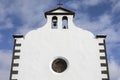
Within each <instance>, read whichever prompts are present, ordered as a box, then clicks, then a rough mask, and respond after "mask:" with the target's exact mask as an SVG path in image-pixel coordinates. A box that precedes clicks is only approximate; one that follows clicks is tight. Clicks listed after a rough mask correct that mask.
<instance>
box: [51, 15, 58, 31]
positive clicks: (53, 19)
mask: <svg viewBox="0 0 120 80" xmlns="http://www.w3.org/2000/svg"><path fill="white" fill-rule="evenodd" d="M52 29H57V17H56V16H54V17H53V18H52Z"/></svg>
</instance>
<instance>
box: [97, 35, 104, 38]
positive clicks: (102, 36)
mask: <svg viewBox="0 0 120 80" xmlns="http://www.w3.org/2000/svg"><path fill="white" fill-rule="evenodd" d="M96 38H106V35H96Z"/></svg>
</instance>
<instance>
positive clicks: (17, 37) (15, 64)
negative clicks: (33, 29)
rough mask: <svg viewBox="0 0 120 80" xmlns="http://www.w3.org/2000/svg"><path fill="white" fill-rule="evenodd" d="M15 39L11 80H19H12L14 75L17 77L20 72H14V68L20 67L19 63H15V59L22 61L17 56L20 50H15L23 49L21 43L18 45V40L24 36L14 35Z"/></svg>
mask: <svg viewBox="0 0 120 80" xmlns="http://www.w3.org/2000/svg"><path fill="white" fill-rule="evenodd" d="M13 38H14V47H13V54H12V62H11V70H10V77H9V80H17V79H12V75H17V74H18V70H13V67H18V66H19V63H14V60H15V59H20V56H18V55H15V54H16V53H20V50H18V49H15V47H21V43H16V42H17V39H19V38H23V35H13Z"/></svg>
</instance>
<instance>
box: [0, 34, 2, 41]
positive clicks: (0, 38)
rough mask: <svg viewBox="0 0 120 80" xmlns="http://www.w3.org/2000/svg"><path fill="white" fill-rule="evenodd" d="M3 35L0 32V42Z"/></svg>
mask: <svg viewBox="0 0 120 80" xmlns="http://www.w3.org/2000/svg"><path fill="white" fill-rule="evenodd" d="M2 38H3V36H2V35H1V34H0V42H1V41H2Z"/></svg>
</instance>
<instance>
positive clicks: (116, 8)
mask: <svg viewBox="0 0 120 80" xmlns="http://www.w3.org/2000/svg"><path fill="white" fill-rule="evenodd" d="M111 2H112V13H113V14H114V13H118V12H120V0H111Z"/></svg>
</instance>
